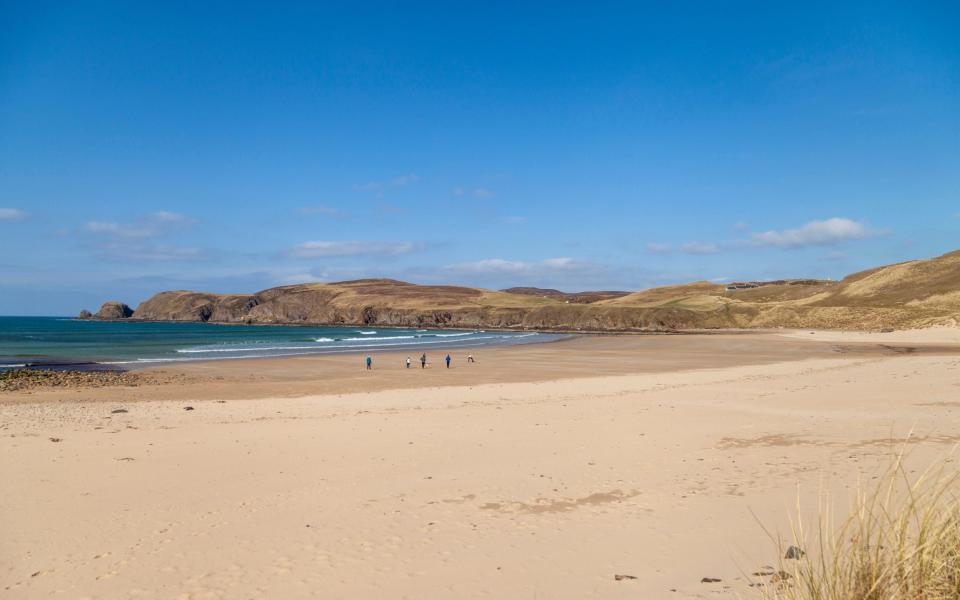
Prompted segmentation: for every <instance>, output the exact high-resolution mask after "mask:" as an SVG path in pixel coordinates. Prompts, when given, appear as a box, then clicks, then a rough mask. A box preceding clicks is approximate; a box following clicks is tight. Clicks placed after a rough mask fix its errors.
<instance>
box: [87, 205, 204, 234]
mask: <svg viewBox="0 0 960 600" xmlns="http://www.w3.org/2000/svg"><path fill="white" fill-rule="evenodd" d="M194 223H195V221H194V220H193V219H191V218H189V217H187V216H186V215H182V214H180V213H175V212H170V211H166V210H161V211H157V212H153V213H150V214H148V215H147V216H145V217H143V218H142V219H138V220H137V221H134V222H131V223H117V222H113V221H87V224H86V225H85V226H84V229H85V230H86V231H88V232H89V233H95V234H105V235H111V236H115V237H123V238H152V237H159V236H161V235H164V234H167V233H170V232H171V231H174V230H177V229H182V228H185V227H189V226H191V225H193V224H194Z"/></svg>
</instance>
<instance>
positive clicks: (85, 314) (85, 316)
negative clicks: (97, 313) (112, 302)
mask: <svg viewBox="0 0 960 600" xmlns="http://www.w3.org/2000/svg"><path fill="white" fill-rule="evenodd" d="M91 317H93V313H92V312H90V311H89V310H87V309H83V310H81V311H80V314H79V315H77V318H78V319H89V318H91Z"/></svg>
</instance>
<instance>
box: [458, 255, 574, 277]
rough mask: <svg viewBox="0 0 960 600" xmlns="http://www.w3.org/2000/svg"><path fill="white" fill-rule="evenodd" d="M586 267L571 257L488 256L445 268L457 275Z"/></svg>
mask: <svg viewBox="0 0 960 600" xmlns="http://www.w3.org/2000/svg"><path fill="white" fill-rule="evenodd" d="M586 267H587V265H586V263H582V262H580V261H577V260H574V259H573V258H569V257H560V258H546V259H544V260H540V261H523V260H506V259H503V258H487V259H484V260H477V261H472V262H462V263H456V264H453V265H447V266H446V267H443V270H444V271H446V272H448V273H452V274H457V275H490V274H542V273H543V272H544V271H571V270H577V269H581V268H586Z"/></svg>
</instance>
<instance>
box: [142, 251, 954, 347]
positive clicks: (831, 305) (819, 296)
mask: <svg viewBox="0 0 960 600" xmlns="http://www.w3.org/2000/svg"><path fill="white" fill-rule="evenodd" d="M614 295H615V296H614ZM132 318H133V319H145V320H164V321H166V320H176V321H209V322H217V323H286V324H307V323H309V324H327V325H384V326H404V327H464V328H476V327H483V328H498V327H499V328H528V329H564V330H584V331H587V330H590V331H635V330H665V329H691V328H729V327H811V328H846V329H876V328H885V327H894V328H905V327H922V326H928V325H935V324H954V325H956V324H957V323H958V322H960V252H954V253H951V254H946V255H944V256H941V257H938V258H933V259H928V260H915V261H910V262H905V263H899V264H895V265H889V266H886V267H879V268H877V269H871V270H869V271H863V272H861V273H855V274H853V275H850V276H849V277H847V278H845V279H844V280H843V281H840V282H833V281H819V280H783V281H775V282H756V283H744V284H740V285H739V287H737V288H736V289H728V288H727V286H725V285H718V284H713V283H709V282H695V283H690V284H686V285H674V286H666V287H659V288H653V289H649V290H643V291H640V292H635V293H631V294H624V293H620V292H583V293H580V294H567V293H564V292H559V291H557V290H544V289H539V288H511V289H510V290H505V291H500V292H497V291H491V290H484V289H479V288H469V287H460V286H448V285H415V284H411V283H406V282H403V281H396V280H392V279H362V280H356V281H344V282H340V283H323V284H321V283H311V284H303V285H291V286H283V287H277V288H271V289H268V290H263V291H261V292H257V293H256V294H250V295H218V294H208V293H202V292H190V291H174V292H161V293H159V294H157V295H155V296H153V297H152V298H150V299H149V300H147V301H145V302H143V303H142V304H141V305H140V306H139V307H137V309H136V311H135V312H134V314H133V317H132Z"/></svg>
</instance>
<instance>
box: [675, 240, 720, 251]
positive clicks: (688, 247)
mask: <svg viewBox="0 0 960 600" xmlns="http://www.w3.org/2000/svg"><path fill="white" fill-rule="evenodd" d="M680 252H683V253H684V254H716V253H717V252H720V246H718V245H716V244H712V243H709V242H687V243H686V244H683V245H681V246H680Z"/></svg>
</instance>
